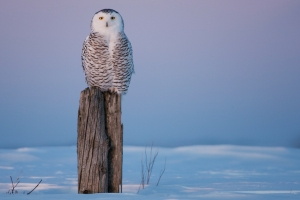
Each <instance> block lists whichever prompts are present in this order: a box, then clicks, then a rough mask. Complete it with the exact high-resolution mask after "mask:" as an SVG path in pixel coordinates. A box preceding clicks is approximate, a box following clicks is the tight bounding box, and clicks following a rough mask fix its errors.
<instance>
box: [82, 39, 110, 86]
mask: <svg viewBox="0 0 300 200" xmlns="http://www.w3.org/2000/svg"><path fill="white" fill-rule="evenodd" d="M81 60H82V67H83V70H84V73H85V79H86V82H87V84H88V85H89V86H90V87H92V86H97V87H99V88H100V89H101V90H102V91H106V90H108V89H109V88H110V87H111V86H112V80H113V75H112V73H113V67H112V64H111V62H110V58H109V50H108V44H107V42H106V41H105V40H104V39H103V36H101V35H100V34H97V33H91V34H90V35H89V36H88V37H87V38H86V39H85V41H84V43H83V48H82V54H81Z"/></svg>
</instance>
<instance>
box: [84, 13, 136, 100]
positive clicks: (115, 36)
mask: <svg viewBox="0 0 300 200" xmlns="http://www.w3.org/2000/svg"><path fill="white" fill-rule="evenodd" d="M91 28H92V30H91V33H90V35H89V36H88V37H87V38H86V40H85V41H84V44H83V49H82V56H81V58H82V67H83V70H84V72H85V77H86V82H87V84H88V85H89V86H90V87H91V86H97V87H99V88H100V89H101V90H102V91H107V90H112V91H115V92H118V93H121V94H126V92H127V90H128V87H129V84H130V80H131V75H132V73H134V65H133V57H132V47H131V44H130V42H129V40H128V38H127V37H126V35H125V33H124V23H123V19H122V17H121V15H120V14H119V13H118V12H116V11H114V10H112V9H104V10H101V11H99V12H97V13H96V14H95V15H94V17H93V19H92V24H91Z"/></svg>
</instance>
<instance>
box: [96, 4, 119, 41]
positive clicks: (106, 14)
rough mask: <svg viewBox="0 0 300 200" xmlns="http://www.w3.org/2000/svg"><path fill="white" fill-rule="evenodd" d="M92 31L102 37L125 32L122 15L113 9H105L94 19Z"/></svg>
mask: <svg viewBox="0 0 300 200" xmlns="http://www.w3.org/2000/svg"><path fill="white" fill-rule="evenodd" d="M91 26H92V31H94V32H99V33H100V34H102V35H108V34H113V33H116V34H117V33H120V32H123V30H124V23H123V19H122V17H121V15H120V14H119V13H118V12H117V11H115V10H112V9H103V10H100V11H99V12H97V13H96V14H95V15H94V17H93V19H92V25H91Z"/></svg>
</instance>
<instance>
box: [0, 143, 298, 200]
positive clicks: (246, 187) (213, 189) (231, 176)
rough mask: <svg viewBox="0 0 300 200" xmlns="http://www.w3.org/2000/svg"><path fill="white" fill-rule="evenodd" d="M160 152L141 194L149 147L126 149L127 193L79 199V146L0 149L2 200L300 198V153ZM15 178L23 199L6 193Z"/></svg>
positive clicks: (236, 149)
mask: <svg viewBox="0 0 300 200" xmlns="http://www.w3.org/2000/svg"><path fill="white" fill-rule="evenodd" d="M156 150H158V151H159V153H158V157H157V159H156V161H155V164H154V169H153V173H152V177H151V180H150V184H149V185H148V186H146V187H145V189H140V191H139V193H138V194H137V192H138V190H139V186H140V182H141V160H142V159H144V158H145V155H144V154H145V147H134V146H125V147H124V159H123V162H124V163H123V193H119V194H92V195H83V194H80V195H79V194H77V157H76V156H77V155H76V147H75V146H68V147H39V148H20V149H0V199H73V200H77V199H121V198H122V199H169V200H171V199H255V200H256V199H297V200H298V199H300V149H293V148H283V147H249V146H230V145H215V146H213V145H212V146H208V145H205V146H186V147H178V148H156V147H154V148H153V151H154V152H155V151H156ZM148 157H149V148H148ZM165 159H166V170H165V173H164V174H163V175H162V177H161V180H160V182H159V185H158V186H156V184H157V181H158V178H159V175H160V172H161V170H162V169H163V168H164V163H165ZM10 176H12V177H13V180H16V179H17V177H20V183H19V185H18V186H17V187H16V190H17V191H18V194H15V195H9V194H6V192H7V191H8V190H9V189H10V188H11V183H10ZM40 179H42V183H41V184H40V185H39V186H38V187H37V189H36V190H35V191H33V193H32V194H30V195H26V193H27V192H29V191H30V190H32V189H33V188H34V187H35V186H36V184H37V183H38V182H39V181H40Z"/></svg>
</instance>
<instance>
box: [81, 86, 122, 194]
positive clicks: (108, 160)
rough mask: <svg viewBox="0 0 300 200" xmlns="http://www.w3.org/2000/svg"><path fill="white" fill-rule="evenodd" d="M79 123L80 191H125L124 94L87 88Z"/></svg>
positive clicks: (83, 92)
mask: <svg viewBox="0 0 300 200" xmlns="http://www.w3.org/2000/svg"><path fill="white" fill-rule="evenodd" d="M77 125H78V126H77V132H78V138H77V158H78V193H85V194H90V193H102V192H114V193H117V192H121V191H122V189H121V188H122V157H123V127H122V124H121V95H119V94H116V93H110V92H105V93H103V92H101V91H100V89H99V88H97V87H92V88H86V89H85V90H83V91H82V92H81V94H80V101H79V110H78V124H77Z"/></svg>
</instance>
